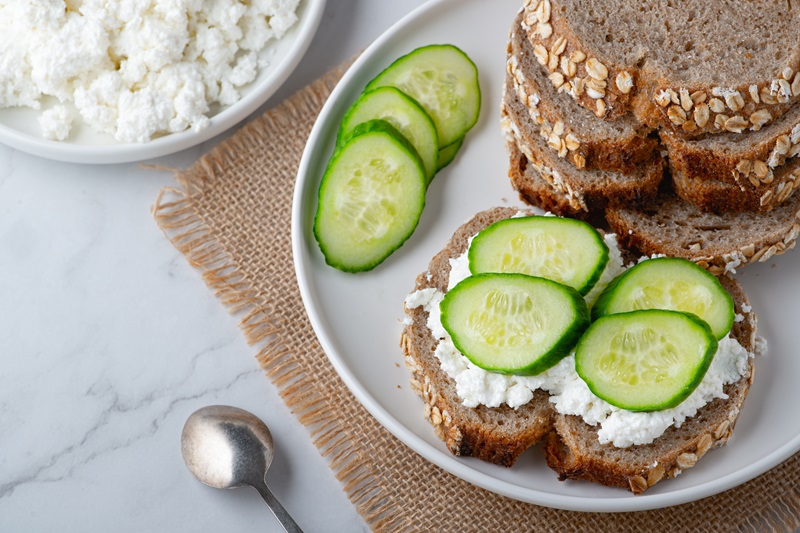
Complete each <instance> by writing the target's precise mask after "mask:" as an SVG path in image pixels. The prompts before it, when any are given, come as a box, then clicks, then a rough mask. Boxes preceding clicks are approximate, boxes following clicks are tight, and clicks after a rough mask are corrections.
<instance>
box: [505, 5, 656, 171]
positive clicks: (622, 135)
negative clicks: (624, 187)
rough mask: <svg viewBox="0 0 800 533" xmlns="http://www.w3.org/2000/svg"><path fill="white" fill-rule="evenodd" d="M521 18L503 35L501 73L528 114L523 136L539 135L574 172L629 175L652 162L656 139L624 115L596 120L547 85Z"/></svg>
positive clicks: (561, 92)
mask: <svg viewBox="0 0 800 533" xmlns="http://www.w3.org/2000/svg"><path fill="white" fill-rule="evenodd" d="M521 18H522V14H518V15H517V17H516V18H515V19H514V24H513V25H512V26H511V30H510V32H509V43H508V61H507V65H506V66H507V73H508V79H509V80H510V83H511V85H510V88H511V89H513V90H514V91H515V92H516V93H517V97H518V99H519V101H520V102H522V103H523V104H525V106H526V107H527V110H528V114H529V115H530V119H531V120H530V122H529V126H530V128H529V129H528V130H527V131H526V132H525V133H526V135H527V136H534V135H539V136H541V137H542V138H543V139H544V140H545V141H546V142H547V146H548V147H549V148H550V149H552V150H553V151H554V153H557V154H558V156H559V157H561V158H565V159H566V160H567V161H570V162H571V163H573V164H574V165H575V166H576V167H577V168H578V169H582V168H587V169H599V170H607V171H610V172H620V173H623V174H632V173H634V172H636V167H637V166H638V165H639V164H641V163H645V162H647V161H648V160H650V159H651V158H652V155H653V152H655V150H656V149H657V145H658V141H657V139H656V138H654V137H650V136H649V134H650V132H651V131H652V129H651V128H648V127H645V126H642V124H641V123H639V121H637V120H636V119H635V118H634V117H633V115H632V114H630V113H628V114H626V115H624V116H622V117H620V119H619V120H617V121H615V122H608V121H605V120H598V119H597V117H596V116H595V115H594V113H592V112H591V111H589V110H587V109H585V108H583V107H581V106H578V105H575V102H574V101H573V100H572V98H570V96H569V95H568V94H567V93H566V92H564V91H559V90H557V89H556V88H555V87H553V85H552V84H551V83H550V81H549V80H548V79H547V75H546V74H545V72H546V71H545V70H544V69H542V68H541V67H540V66H539V64H538V63H537V61H536V58H535V57H534V54H533V46H532V45H531V44H530V41H529V40H528V39H527V34H526V33H525V32H524V31H522V30H521V27H520V22H521Z"/></svg>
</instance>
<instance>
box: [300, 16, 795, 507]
mask: <svg viewBox="0 0 800 533" xmlns="http://www.w3.org/2000/svg"><path fill="white" fill-rule="evenodd" d="M474 1H481V0H474ZM445 3H450V4H454V6H452V9H458V6H459V4H461V2H460V0H429V1H428V2H426V3H425V4H423V5H421V6H419V7H417V8H415V9H414V10H412V11H411V12H409V13H408V14H407V15H406V16H404V17H403V18H401V19H400V20H398V21H397V22H396V23H395V24H393V25H392V26H391V27H389V28H388V29H387V30H386V31H384V32H383V33H382V34H381V35H380V36H379V37H378V38H377V39H376V40H375V41H373V42H372V43H371V44H370V45H369V46H368V47H367V48H366V49H365V50H364V52H363V53H362V54H361V56H359V57H358V59H357V60H356V61H355V62H354V63H353V64H352V65H351V66H350V68H349V69H348V70H347V72H345V74H344V76H343V77H342V78H341V80H339V82H338V83H337V85H336V87H335V88H334V90H333V91H332V92H331V94H330V96H329V97H328V99H327V100H326V102H325V104H324V105H323V107H322V109H321V111H320V113H319V115H318V116H317V119H316V121H315V122H314V126H313V128H312V130H311V133H310V134H309V136H308V139H307V141H306V145H305V148H304V150H303V155H302V157H301V160H300V164H299V166H298V170H297V176H296V180H295V188H294V192H293V197H292V211H291V212H292V221H291V231H292V257H293V263H294V268H295V274H296V277H297V283H298V286H299V289H300V295H301V298H302V301H303V306H304V307H305V310H306V313H307V315H308V318H309V321H310V322H311V326H312V328H313V330H314V333H315V334H316V336H317V339H318V340H319V342H320V345H321V346H322V348H323V351H324V352H325V355H326V357H327V358H328V361H330V363H331V365H332V366H333V367H334V370H336V372H337V374H338V375H339V377H340V378H341V379H342V381H343V382H344V383H345V385H346V386H347V388H348V389H349V390H350V392H351V393H352V394H353V395H354V396H355V398H356V399H357V400H358V401H359V403H361V405H363V406H364V408H366V409H367V411H368V412H369V413H370V414H371V415H372V416H373V417H374V418H375V419H376V420H377V421H378V423H379V424H381V425H382V426H383V427H384V428H385V429H387V430H388V431H389V432H390V433H391V434H392V435H394V436H395V437H397V438H398V439H399V440H400V441H401V442H403V443H404V444H405V445H406V446H408V447H409V448H410V449H411V450H412V451H414V452H416V453H417V454H419V455H420V456H422V457H423V458H424V459H425V460H427V461H429V462H431V463H433V464H435V465H436V466H438V467H440V468H442V469H443V470H445V471H447V472H449V473H451V474H453V475H455V476H457V477H459V478H461V479H463V480H464V481H467V482H469V483H471V484H473V485H476V486H478V487H481V488H483V489H486V490H489V491H491V492H494V493H497V494H501V495H503V496H507V497H509V498H513V499H515V500H519V501H523V502H527V503H532V504H536V505H542V506H546V507H551V508H555V509H562V510H567V511H583V512H601V513H613V512H635V511H647V510H652V509H662V508H666V507H671V506H675V505H681V504H685V503H690V502H693V501H697V500H700V499H702V498H706V497H709V496H713V495H715V494H719V493H721V492H724V491H726V490H729V489H732V488H735V487H737V486H739V485H741V484H743V483H745V482H747V481H750V480H752V479H754V478H755V477H757V476H759V475H761V474H763V473H765V472H767V471H768V470H770V469H772V468H774V467H775V466H777V465H778V464H780V463H782V462H784V461H785V460H787V459H788V458H789V457H791V456H792V455H794V454H795V453H796V452H797V451H798V450H800V434H798V435H796V436H795V438H794V439H792V440H790V441H789V442H787V443H786V444H784V445H783V446H781V447H779V448H777V449H776V450H774V451H773V452H772V453H770V454H769V455H767V456H766V457H761V458H760V459H759V460H757V461H754V462H752V463H750V464H749V465H748V467H747V468H744V469H741V470H738V471H734V472H731V473H729V474H726V475H723V476H721V477H717V478H715V479H712V480H710V481H707V482H704V483H701V484H699V485H694V486H691V487H687V488H684V489H679V490H676V491H671V492H667V493H659V494H647V493H645V494H642V495H639V496H634V495H630V496H629V497H619V498H597V497H595V496H592V497H586V496H571V495H564V494H553V493H550V492H545V491H541V490H538V489H528V488H522V487H520V486H519V485H516V484H514V483H511V482H509V481H505V480H502V479H498V478H496V477H492V476H491V475H489V474H486V473H484V472H480V471H478V470H475V469H473V468H471V467H469V466H468V465H466V464H464V462H463V461H464V458H460V457H456V456H453V455H451V454H449V453H445V451H444V450H442V449H437V448H435V447H433V446H432V445H430V444H429V443H428V442H426V441H425V440H423V439H422V438H421V437H419V436H417V435H416V434H415V433H414V432H413V431H411V430H410V429H409V428H407V427H406V426H404V425H403V424H402V423H400V422H399V421H398V420H397V419H396V418H395V417H394V416H392V415H391V414H389V412H388V411H386V410H385V409H384V408H383V407H381V405H380V404H379V403H378V402H377V400H376V399H375V398H374V397H373V396H372V395H371V394H370V393H369V392H367V391H366V389H365V388H364V387H363V386H362V385H361V383H360V382H359V381H358V379H357V378H356V377H355V375H354V374H353V373H352V372H351V371H350V370H349V368H348V367H347V364H346V363H345V362H344V359H343V358H341V356H340V355H339V354H338V351H337V350H336V348H335V346H334V344H333V342H332V341H331V340H330V339H329V338H328V336H327V334H326V333H325V329H324V327H323V320H322V318H321V317H320V315H319V314H318V313H317V311H316V309H315V307H314V305H313V302H314V295H313V290H312V288H311V285H310V283H309V279H310V277H309V273H308V272H309V271H310V269H311V264H310V261H309V257H308V254H307V253H306V247H305V244H306V239H305V232H304V230H303V222H304V221H303V216H304V214H303V209H302V207H303V205H302V204H303V197H304V195H305V192H306V190H307V188H308V182H309V178H308V176H309V172H308V171H309V167H310V165H311V162H312V160H313V159H314V157H315V155H314V153H313V152H314V148H315V147H316V146H317V145H318V143H319V140H320V137H321V136H322V133H323V130H324V129H325V125H326V123H327V122H328V120H329V116H330V115H331V114H332V112H333V110H334V108H335V106H336V104H337V102H338V101H339V99H340V98H341V97H342V96H343V95H344V94H346V92H345V91H346V88H347V86H348V85H349V84H350V80H351V79H352V78H354V77H356V76H357V75H358V73H359V71H360V70H361V69H362V68H363V67H364V65H366V64H368V63H369V62H370V61H372V60H373V58H374V57H375V56H377V55H379V54H380V53H381V51H382V49H383V47H384V46H386V43H387V42H389V41H391V40H392V39H393V38H394V37H395V36H396V35H397V34H399V33H401V32H403V31H406V30H407V29H408V27H409V26H410V25H412V24H413V23H414V22H415V21H416V20H417V19H418V18H420V17H422V16H423V15H424V14H425V13H427V12H428V11H430V10H432V9H434V8H436V7H438V6H439V5H441V4H445ZM312 244H313V243H312ZM470 459H471V458H470Z"/></svg>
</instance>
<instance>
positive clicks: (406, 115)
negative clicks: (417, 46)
mask: <svg viewBox="0 0 800 533" xmlns="http://www.w3.org/2000/svg"><path fill="white" fill-rule="evenodd" d="M374 119H382V120H385V121H386V122H388V123H389V124H391V125H392V126H394V127H395V128H396V129H397V131H399V132H400V133H401V134H402V135H403V137H405V138H406V139H407V140H408V141H409V142H410V143H411V144H412V145H413V146H414V149H415V150H416V151H417V153H418V154H419V156H420V158H421V159H422V163H423V164H424V165H425V172H426V174H427V175H428V181H429V182H430V180H431V179H433V175H434V174H436V169H437V161H438V157H439V135H438V133H436V125H435V124H434V123H433V120H431V118H430V117H429V116H428V114H427V113H426V112H425V110H424V109H422V108H421V107H420V105H419V104H418V103H417V102H416V101H414V100H413V99H411V98H409V97H408V96H406V95H405V94H403V93H402V92H401V91H400V90H398V89H395V88H394V87H379V88H378V89H375V90H374V91H369V92H367V93H364V94H362V95H361V96H360V97H359V99H358V100H356V102H355V103H354V104H353V105H352V107H351V108H350V110H349V111H348V112H347V114H346V115H345V116H344V119H343V120H342V125H341V127H340V128H339V135H338V137H337V139H336V146H338V147H340V146H342V144H343V142H344V139H345V138H346V137H347V136H348V134H349V133H350V132H352V131H353V129H354V128H355V127H356V126H358V125H359V124H361V123H363V122H367V121H368V120H374Z"/></svg>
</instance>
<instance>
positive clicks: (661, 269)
mask: <svg viewBox="0 0 800 533" xmlns="http://www.w3.org/2000/svg"><path fill="white" fill-rule="evenodd" d="M637 309H671V310H673V311H684V312H686V313H692V314H694V315H697V316H698V317H700V318H701V319H703V320H705V321H706V322H707V323H708V325H709V326H710V327H711V331H712V332H714V337H715V338H716V339H717V340H719V339H722V338H723V337H725V335H727V334H728V332H729V331H730V330H731V326H732V325H733V319H734V316H735V313H734V306H733V298H731V295H730V294H728V291H726V290H725V289H724V288H723V287H722V285H721V284H720V282H719V280H718V279H717V278H716V277H714V275H712V274H711V273H709V272H708V271H707V270H705V269H703V268H701V267H699V266H697V265H696V264H694V263H693V262H691V261H689V260H686V259H680V258H677V257H659V258H655V259H648V260H646V261H642V262H641V263H639V264H638V265H636V266H634V267H633V268H631V269H629V270H627V271H626V272H624V273H623V274H620V275H619V276H617V277H616V278H615V279H614V280H613V281H612V282H611V283H610V284H609V285H608V287H606V289H605V290H604V291H603V292H602V293H601V294H600V296H599V297H598V299H597V302H595V304H594V306H593V307H592V317H593V318H594V319H597V318H599V317H601V316H605V315H610V314H613V313H624V312H626V311H635V310H637Z"/></svg>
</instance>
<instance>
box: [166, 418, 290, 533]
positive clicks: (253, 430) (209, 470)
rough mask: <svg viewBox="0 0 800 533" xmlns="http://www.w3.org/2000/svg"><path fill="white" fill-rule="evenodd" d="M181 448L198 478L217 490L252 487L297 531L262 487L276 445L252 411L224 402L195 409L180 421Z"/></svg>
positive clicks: (281, 519) (264, 487) (267, 490)
mask: <svg viewBox="0 0 800 533" xmlns="http://www.w3.org/2000/svg"><path fill="white" fill-rule="evenodd" d="M181 452H182V454H183V460H184V462H185V463H186V467H187V468H188V469H189V471H190V472H191V473H192V474H193V475H194V477H196V478H197V479H198V480H199V481H200V482H202V483H204V484H206V485H208V486H209V487H214V488H217V489H233V488H238V487H241V486H242V485H248V486H251V487H253V488H254V489H256V490H257V491H258V492H259V494H261V496H262V498H264V501H265V502H266V504H267V505H268V506H269V508H270V509H271V510H272V512H273V514H275V517H276V518H277V519H278V520H279V521H280V523H281V525H283V527H284V529H286V531H289V532H295V531H296V532H299V531H301V530H300V528H299V527H298V526H297V524H296V523H295V522H294V520H292V518H291V517H290V516H289V514H288V513H287V512H286V510H285V509H284V508H283V506H282V505H281V504H280V502H278V500H277V499H276V498H275V496H273V495H272V493H271V492H270V490H269V489H268V488H267V483H266V479H265V478H266V474H267V470H268V469H269V466H270V464H272V458H273V456H274V454H275V448H274V445H273V442H272V434H271V433H270V432H269V428H268V427H267V425H266V424H265V423H264V422H262V421H261V420H260V419H259V418H258V417H257V416H255V415H254V414H252V413H250V412H248V411H245V410H244V409H239V408H238V407H230V406H227V405H211V406H208V407H203V408H201V409H198V410H197V411H195V412H194V413H192V414H191V416H189V418H188V419H187V420H186V424H184V426H183V432H182V434H181Z"/></svg>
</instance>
